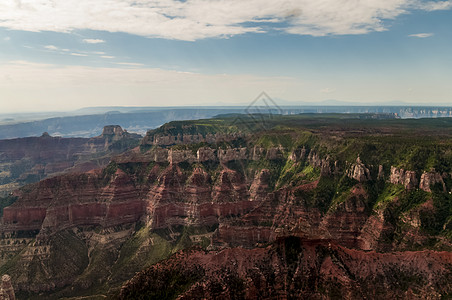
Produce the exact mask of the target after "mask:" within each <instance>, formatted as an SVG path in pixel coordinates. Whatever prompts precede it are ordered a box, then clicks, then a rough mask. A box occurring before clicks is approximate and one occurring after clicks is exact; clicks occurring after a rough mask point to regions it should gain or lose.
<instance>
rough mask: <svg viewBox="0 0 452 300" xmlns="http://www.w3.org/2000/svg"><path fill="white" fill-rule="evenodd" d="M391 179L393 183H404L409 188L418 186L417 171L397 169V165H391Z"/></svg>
mask: <svg viewBox="0 0 452 300" xmlns="http://www.w3.org/2000/svg"><path fill="white" fill-rule="evenodd" d="M389 181H390V182H391V183H392V184H402V185H404V186H405V188H407V189H409V190H411V189H414V188H416V187H417V186H418V180H417V177H416V172H414V171H405V170H403V169H397V168H396V167H391V175H390V177H389Z"/></svg>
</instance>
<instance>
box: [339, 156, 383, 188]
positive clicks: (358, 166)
mask: <svg viewBox="0 0 452 300" xmlns="http://www.w3.org/2000/svg"><path fill="white" fill-rule="evenodd" d="M347 175H348V176H349V177H350V178H353V179H355V180H357V181H358V182H365V181H368V180H371V179H372V177H371V176H370V171H369V169H368V168H367V167H366V166H365V165H364V164H363V163H362V162H361V159H360V158H359V156H358V158H357V159H356V162H355V163H354V164H353V165H352V166H351V168H350V169H349V170H348V173H347ZM379 175H380V172H379Z"/></svg>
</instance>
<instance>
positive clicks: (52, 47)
mask: <svg viewBox="0 0 452 300" xmlns="http://www.w3.org/2000/svg"><path fill="white" fill-rule="evenodd" d="M44 48H46V49H47V50H52V51H57V50H59V48H58V47H56V46H54V45H47V46H44Z"/></svg>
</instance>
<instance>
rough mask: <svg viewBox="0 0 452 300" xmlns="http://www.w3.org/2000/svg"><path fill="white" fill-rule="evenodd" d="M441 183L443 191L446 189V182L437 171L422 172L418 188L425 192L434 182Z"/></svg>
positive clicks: (429, 189)
mask: <svg viewBox="0 0 452 300" xmlns="http://www.w3.org/2000/svg"><path fill="white" fill-rule="evenodd" d="M437 183H439V184H441V186H442V189H443V191H444V192H445V191H446V184H445V183H444V180H443V177H442V176H441V174H439V173H437V172H424V173H422V175H421V181H420V182H419V188H420V189H421V190H424V191H426V192H431V191H432V190H431V187H432V186H433V185H435V184H437Z"/></svg>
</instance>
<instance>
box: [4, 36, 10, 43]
mask: <svg viewBox="0 0 452 300" xmlns="http://www.w3.org/2000/svg"><path fill="white" fill-rule="evenodd" d="M3 40H4V41H5V42H8V41H10V40H11V38H10V37H9V36H5V37H4V38H3Z"/></svg>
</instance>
